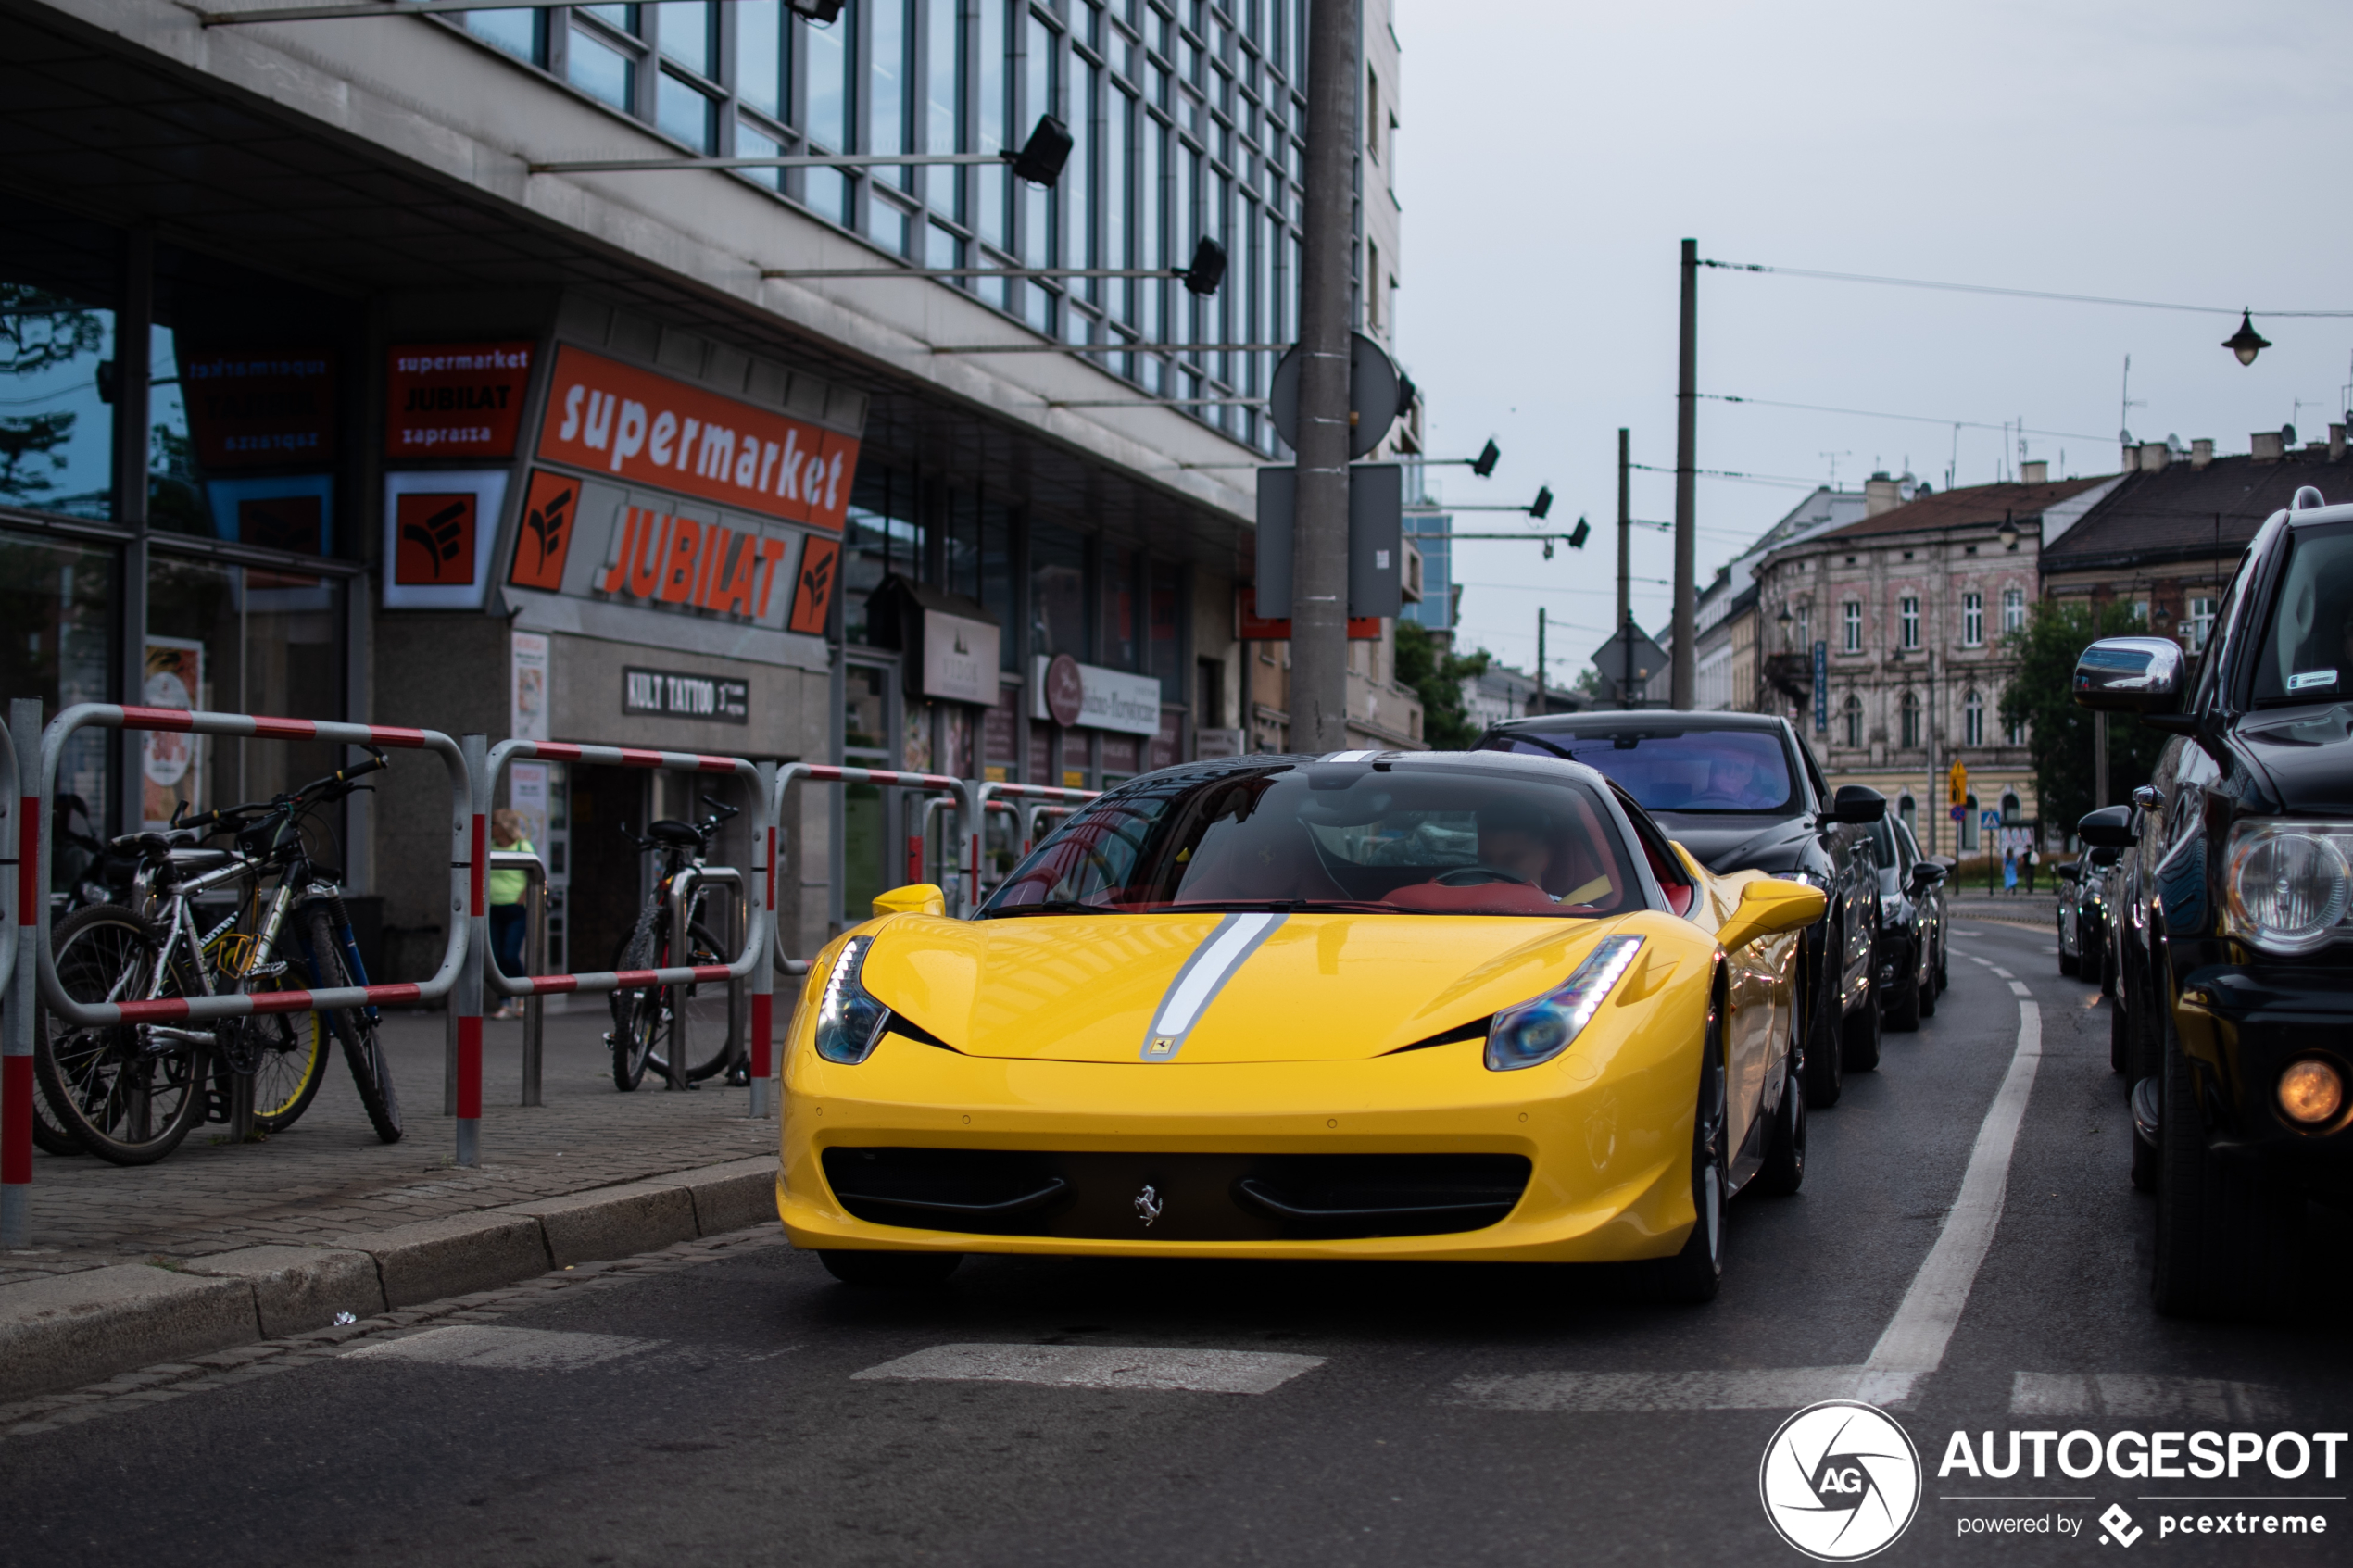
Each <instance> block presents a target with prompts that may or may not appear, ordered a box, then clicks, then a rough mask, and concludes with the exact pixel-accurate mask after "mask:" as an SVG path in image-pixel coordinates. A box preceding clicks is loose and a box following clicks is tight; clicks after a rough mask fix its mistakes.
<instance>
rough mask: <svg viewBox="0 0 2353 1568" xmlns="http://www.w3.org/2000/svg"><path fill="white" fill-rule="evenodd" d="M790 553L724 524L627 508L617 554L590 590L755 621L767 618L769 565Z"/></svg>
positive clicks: (771, 583)
mask: <svg viewBox="0 0 2353 1568" xmlns="http://www.w3.org/2000/svg"><path fill="white" fill-rule="evenodd" d="M791 548H792V546H791V544H790V542H789V541H786V540H783V539H768V538H763V537H761V535H759V534H757V533H736V531H735V530H734V529H731V528H729V527H727V526H726V525H724V523H717V522H703V521H698V520H697V519H695V518H691V517H672V516H670V515H669V514H668V513H666V512H658V511H655V510H653V509H652V508H648V507H632V508H629V512H628V516H627V518H626V519H625V520H624V521H623V523H622V533H621V553H620V555H619V557H618V558H616V559H615V560H614V562H613V564H612V565H611V566H610V567H609V568H607V569H606V571H605V575H604V577H603V579H602V580H601V581H600V582H598V583H597V584H596V586H597V590H598V592H599V593H605V594H625V595H627V596H629V597H631V598H636V599H650V600H652V601H654V602H655V603H657V604H673V605H685V606H686V607H688V608H693V609H705V610H710V611H711V612H712V613H714V614H718V615H740V616H745V617H747V618H749V619H750V620H753V621H757V620H759V619H761V617H762V616H765V615H766V614H767V613H768V599H769V596H770V595H771V594H772V593H773V592H774V589H775V586H776V568H777V567H778V566H779V565H781V564H782V563H783V561H784V558H785V557H786V554H787V553H788V552H789V551H790V550H791Z"/></svg>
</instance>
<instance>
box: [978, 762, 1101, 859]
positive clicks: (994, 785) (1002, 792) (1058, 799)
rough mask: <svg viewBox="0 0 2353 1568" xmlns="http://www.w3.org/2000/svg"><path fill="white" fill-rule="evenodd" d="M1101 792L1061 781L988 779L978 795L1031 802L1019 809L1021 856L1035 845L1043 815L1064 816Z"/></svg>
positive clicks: (989, 798) (990, 798) (993, 798)
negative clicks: (1020, 811)
mask: <svg viewBox="0 0 2353 1568" xmlns="http://www.w3.org/2000/svg"><path fill="white" fill-rule="evenodd" d="M1102 793H1103V792H1102V791H1101V790H1100V789H1072V788H1070V787H1068V786H1067V785H1063V784H1013V783H1011V782H1010V781H1006V780H1001V779H991V780H989V781H988V783H987V784H982V785H981V786H980V797H981V799H983V800H995V799H998V798H999V797H1004V796H1012V797H1015V798H1017V799H1022V800H1026V801H1029V802H1030V803H1031V804H1030V805H1029V806H1028V807H1027V808H1026V809H1025V810H1024V811H1023V813H1022V819H1021V826H1022V846H1021V852H1022V853H1023V854H1024V855H1026V854H1028V853H1029V852H1030V851H1031V850H1032V849H1035V848H1037V847H1038V822H1040V821H1041V820H1042V819H1043V818H1045V817H1047V816H1049V815H1053V814H1060V815H1063V816H1068V815H1069V814H1070V813H1071V812H1072V811H1074V810H1076V809H1078V808H1079V807H1080V806H1082V805H1084V804H1086V803H1087V802H1088V801H1089V800H1093V799H1095V798H1097V797H1100V796H1101V794H1102Z"/></svg>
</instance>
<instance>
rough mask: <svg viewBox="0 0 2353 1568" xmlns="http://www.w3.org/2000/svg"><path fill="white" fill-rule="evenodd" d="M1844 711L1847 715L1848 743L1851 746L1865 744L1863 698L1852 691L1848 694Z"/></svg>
mask: <svg viewBox="0 0 2353 1568" xmlns="http://www.w3.org/2000/svg"><path fill="white" fill-rule="evenodd" d="M1844 711H1845V717H1846V744H1847V745H1849V746H1860V745H1862V744H1863V699H1862V698H1861V697H1859V696H1854V695H1853V694H1852V693H1850V694H1848V696H1847V698H1846V708H1845V709H1844Z"/></svg>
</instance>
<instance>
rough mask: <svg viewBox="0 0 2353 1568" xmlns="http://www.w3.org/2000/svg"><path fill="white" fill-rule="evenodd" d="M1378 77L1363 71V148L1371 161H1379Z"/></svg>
mask: <svg viewBox="0 0 2353 1568" xmlns="http://www.w3.org/2000/svg"><path fill="white" fill-rule="evenodd" d="M1380 128H1381V113H1380V78H1379V77H1378V75H1376V74H1375V73H1373V72H1372V71H1369V70H1367V71H1366V72H1365V151H1366V152H1367V153H1370V154H1371V155H1372V158H1373V161H1374V162H1375V163H1378V162H1379V161H1380Z"/></svg>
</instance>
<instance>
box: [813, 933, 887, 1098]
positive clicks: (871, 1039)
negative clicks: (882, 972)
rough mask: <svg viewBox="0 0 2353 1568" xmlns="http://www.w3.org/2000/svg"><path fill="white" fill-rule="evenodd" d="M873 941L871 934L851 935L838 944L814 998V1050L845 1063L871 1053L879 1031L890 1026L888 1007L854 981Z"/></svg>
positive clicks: (878, 1041)
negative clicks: (819, 992)
mask: <svg viewBox="0 0 2353 1568" xmlns="http://www.w3.org/2000/svg"><path fill="white" fill-rule="evenodd" d="M874 945H875V939H874V938H873V937H871V936H853V937H851V938H850V939H849V941H847V942H845V943H843V944H842V945H841V951H840V952H839V953H837V954H836V955H835V957H834V967H833V971H832V972H831V973H829V974H827V975H826V976H825V992H824V996H823V997H820V998H819V999H818V1002H817V1054H818V1055H819V1056H821V1057H824V1059H825V1060H827V1061H837V1062H840V1063H841V1064H842V1065H843V1066H845V1067H855V1066H857V1065H858V1064H859V1063H860V1062H862V1061H863V1060H866V1059H867V1058H868V1057H870V1056H872V1055H874V1054H875V1047H876V1046H878V1045H880V1044H882V1037H883V1031H884V1030H885V1029H887V1028H888V1027H889V1026H890V1010H889V1009H888V1008H887V1007H885V1006H883V1005H882V1003H881V1002H879V1001H876V1000H875V997H874V994H873V993H872V992H870V991H868V990H867V989H866V987H865V986H863V985H860V984H859V981H858V976H859V972H860V971H861V970H862V969H864V968H865V967H866V952H867V949H869V948H870V947H873V946H874Z"/></svg>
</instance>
